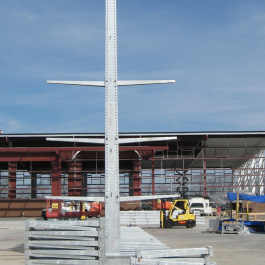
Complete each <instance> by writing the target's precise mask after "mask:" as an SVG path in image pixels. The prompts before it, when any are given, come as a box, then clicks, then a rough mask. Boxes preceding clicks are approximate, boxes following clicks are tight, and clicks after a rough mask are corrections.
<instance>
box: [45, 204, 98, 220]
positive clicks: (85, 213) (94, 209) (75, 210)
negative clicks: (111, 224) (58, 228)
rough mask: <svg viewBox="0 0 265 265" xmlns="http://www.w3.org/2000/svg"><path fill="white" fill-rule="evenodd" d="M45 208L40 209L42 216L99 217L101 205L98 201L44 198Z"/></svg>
mask: <svg viewBox="0 0 265 265" xmlns="http://www.w3.org/2000/svg"><path fill="white" fill-rule="evenodd" d="M46 202H47V205H46V209H44V210H43V211H42V217H43V218H44V219H46V220H47V219H48V218H58V219H71V218H74V219H81V220H83V219H86V218H91V217H93V216H95V217H100V211H101V205H100V203H99V202H82V201H66V200H51V199H47V200H46Z"/></svg>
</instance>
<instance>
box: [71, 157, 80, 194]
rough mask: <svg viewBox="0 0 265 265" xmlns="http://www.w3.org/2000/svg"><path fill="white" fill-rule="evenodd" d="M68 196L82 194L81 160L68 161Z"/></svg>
mask: <svg viewBox="0 0 265 265" xmlns="http://www.w3.org/2000/svg"><path fill="white" fill-rule="evenodd" d="M68 170H69V172H68V196H82V162H81V161H70V162H69V163H68Z"/></svg>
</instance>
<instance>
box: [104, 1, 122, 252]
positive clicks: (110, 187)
mask: <svg viewBox="0 0 265 265" xmlns="http://www.w3.org/2000/svg"><path fill="white" fill-rule="evenodd" d="M105 216H106V225H105V229H106V230H105V231H106V232H105V236H106V254H107V255H118V254H119V253H120V192H119V135H118V77H117V30H116V0H106V40H105ZM111 239H112V240H111Z"/></svg>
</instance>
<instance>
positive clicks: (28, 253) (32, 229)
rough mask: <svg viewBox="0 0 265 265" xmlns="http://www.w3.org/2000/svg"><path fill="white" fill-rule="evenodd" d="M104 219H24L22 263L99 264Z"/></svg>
mask: <svg viewBox="0 0 265 265" xmlns="http://www.w3.org/2000/svg"><path fill="white" fill-rule="evenodd" d="M104 257H105V241H104V218H100V219H97V220H93V221H83V220H82V221H67V222H66V221H38V220H32V219H31V220H27V222H26V231H25V264H26V265H31V264H32V265H33V264H69V265H70V264H71V265H72V264H73V265H75V264H85V263H87V262H88V261H89V264H91V265H103V264H104Z"/></svg>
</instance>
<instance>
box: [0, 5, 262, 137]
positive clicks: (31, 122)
mask: <svg viewBox="0 0 265 265" xmlns="http://www.w3.org/2000/svg"><path fill="white" fill-rule="evenodd" d="M117 22H118V78H119V80H138V79H175V80H176V83H175V84H169V85H152V86H133V87H120V88H119V131H120V132H181V131H252V130H265V115H264V114H265V103H264V98H265V1H263V0H261V1H255V0H252V1H245V0H230V1H228V0H215V1H213V0H204V1H195V0H187V1H184V0H181V1H180V0H163V1H161V0H144V1H140V0H133V1H128V0H117ZM104 34H105V1H104V0H77V1H70V0H56V1H55V0H45V1H36V0H23V1H21V0H3V1H1V5H0V36H1V38H0V67H1V71H0V80H1V82H0V90H1V105H0V129H1V130H2V131H3V133H93V132H104V88H93V87H75V86H62V85H48V84H47V83H46V80H80V81H85V80H102V81H103V80H104V67H105V66H104V56H105V46H104V45H105V43H104V41H105V36H104Z"/></svg>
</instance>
